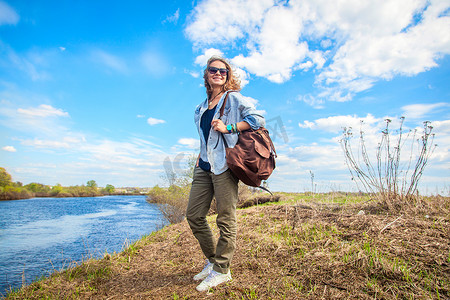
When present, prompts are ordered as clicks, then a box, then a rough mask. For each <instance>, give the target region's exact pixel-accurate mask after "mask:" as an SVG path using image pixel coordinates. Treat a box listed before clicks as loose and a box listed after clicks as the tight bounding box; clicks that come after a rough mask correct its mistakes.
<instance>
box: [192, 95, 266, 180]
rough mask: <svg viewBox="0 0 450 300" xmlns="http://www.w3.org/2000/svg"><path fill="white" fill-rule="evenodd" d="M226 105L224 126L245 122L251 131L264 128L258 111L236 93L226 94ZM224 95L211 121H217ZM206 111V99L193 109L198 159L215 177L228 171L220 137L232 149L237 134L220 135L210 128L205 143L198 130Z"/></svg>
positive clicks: (223, 144)
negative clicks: (198, 141)
mask: <svg viewBox="0 0 450 300" xmlns="http://www.w3.org/2000/svg"><path fill="white" fill-rule="evenodd" d="M228 93H229V94H230V95H229V96H228V99H227V103H226V104H225V109H224V111H223V116H222V118H221V119H222V121H223V123H224V124H225V125H228V124H234V123H238V122H241V121H245V122H247V123H248V124H249V125H250V127H251V128H252V129H255V130H256V129H258V128H260V127H263V126H265V120H264V117H263V116H262V114H261V112H260V111H257V110H256V108H255V106H254V105H253V104H252V103H251V102H250V101H249V100H248V98H246V97H244V96H242V95H241V94H240V93H238V92H228ZM225 96H226V93H225V94H223V95H222V97H221V98H220V100H219V103H218V104H217V108H216V113H215V114H214V117H213V120H215V119H219V116H220V110H221V107H222V105H223V101H224V99H225ZM207 109H208V99H206V100H205V101H203V102H202V103H201V104H200V105H199V106H197V108H196V109H195V115H194V120H195V125H196V126H197V130H198V134H199V136H200V158H201V159H202V160H203V161H205V162H206V161H207V162H209V164H210V165H211V172H213V173H214V174H216V175H219V174H222V173H223V172H225V171H226V170H227V169H228V166H227V160H226V158H225V154H226V151H225V143H224V142H223V138H222V136H223V137H224V138H225V139H226V142H227V145H228V147H230V148H233V147H234V146H235V145H236V143H237V141H238V133H229V134H223V135H222V134H221V133H220V132H218V131H215V130H214V129H212V128H211V130H210V132H209V138H208V143H206V141H205V137H204V135H203V132H202V129H201V128H200V120H201V118H202V115H203V113H204V112H205V111H206V110H207Z"/></svg>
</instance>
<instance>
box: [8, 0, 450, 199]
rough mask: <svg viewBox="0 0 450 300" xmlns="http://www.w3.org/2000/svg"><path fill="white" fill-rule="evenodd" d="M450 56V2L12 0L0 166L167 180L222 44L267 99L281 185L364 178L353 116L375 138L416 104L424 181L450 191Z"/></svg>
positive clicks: (181, 164)
mask: <svg viewBox="0 0 450 300" xmlns="http://www.w3.org/2000/svg"><path fill="white" fill-rule="evenodd" d="M449 53H450V1H442V0H441V1H421V0H391V1H382V2H381V3H380V1H375V0H374V1H357V0H342V1H326V0H323V1H317V0H304V1H300V0H296V1H270V0H260V1H250V0H248V1H243V0H240V1H238V0H230V1H218V0H206V1H158V2H154V1H151V2H150V1H18V0H17V1H3V0H0V132H1V135H0V166H2V167H5V168H6V169H7V171H8V172H9V173H10V174H11V175H12V176H13V180H15V181H21V182H23V183H24V184H27V183H30V182H39V183H44V184H49V185H55V184H57V183H60V184H62V185H81V184H85V183H86V182H87V181H88V180H91V179H93V180H96V181H97V183H98V184H99V185H100V186H104V185H106V184H112V185H114V186H116V187H120V186H139V187H146V186H154V185H156V184H160V185H161V184H162V185H164V183H165V182H164V180H163V178H162V177H163V175H164V174H165V168H167V167H168V166H169V167H171V168H172V169H173V170H174V171H175V172H177V173H180V172H181V171H182V170H183V169H184V168H185V167H186V165H185V161H186V157H188V156H189V155H191V154H194V153H198V146H199V145H198V134H197V132H196V129H195V126H194V123H193V112H194V109H195V107H196V105H198V104H199V103H200V102H201V101H203V100H204V99H205V96H206V95H205V90H204V87H203V79H202V76H201V73H202V70H203V68H204V66H205V62H206V60H207V59H208V58H209V57H210V56H211V55H213V54H221V55H223V56H225V57H227V58H228V59H230V61H231V62H232V64H233V65H234V67H235V68H236V72H238V74H239V75H240V78H241V82H242V85H243V86H244V87H243V90H242V93H243V94H244V95H245V96H248V97H251V98H253V99H255V102H256V104H257V108H258V109H260V110H262V111H264V112H265V117H266V120H267V128H268V129H269V130H270V131H271V134H272V138H273V140H274V142H275V146H276V148H277V152H278V159H277V169H276V170H275V172H274V174H273V175H272V177H271V178H270V180H269V186H270V187H271V189H273V190H278V191H280V190H282V191H293V192H303V191H308V190H311V173H313V174H314V184H315V185H316V189H317V190H319V191H335V190H348V191H357V187H356V186H355V185H354V183H352V181H351V176H350V174H349V172H348V169H347V167H346V165H345V159H344V156H343V152H342V150H341V147H340V144H339V139H340V137H341V136H342V129H343V128H344V127H352V128H354V129H355V131H357V130H359V126H360V125H359V124H360V121H361V120H363V121H364V132H365V133H366V136H365V138H366V144H367V145H368V148H369V149H375V148H376V145H377V143H378V142H379V139H380V137H381V135H380V132H381V130H382V129H383V126H384V119H386V118H390V119H392V120H393V122H392V124H391V125H392V128H393V129H395V128H396V126H398V121H399V118H400V117H401V116H405V117H406V121H405V128H406V129H415V128H419V129H420V128H421V127H422V122H423V121H431V122H432V126H433V127H434V128H433V132H434V133H435V134H436V137H435V140H434V143H435V144H438V147H437V148H436V149H435V151H434V152H433V154H432V156H431V157H430V158H429V160H428V165H427V166H426V168H425V172H424V174H423V177H422V181H421V191H422V192H423V193H437V192H438V193H444V194H448V193H449V179H450V153H449V151H450V150H449V149H450V138H449V133H450V84H449V82H450V57H449ZM354 145H355V147H356V146H357V140H356V139H355V141H354ZM406 148H407V149H406ZM409 149H410V147H409V146H407V147H405V149H404V151H403V154H404V158H403V159H404V160H407V159H408V158H409V157H410V152H409ZM370 152H372V150H370ZM416 152H417V151H413V153H416ZM164 162H166V163H164Z"/></svg>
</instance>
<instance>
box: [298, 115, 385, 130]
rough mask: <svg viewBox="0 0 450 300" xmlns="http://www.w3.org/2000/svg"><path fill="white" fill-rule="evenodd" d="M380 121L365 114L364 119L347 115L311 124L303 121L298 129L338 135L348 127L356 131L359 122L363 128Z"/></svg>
mask: <svg viewBox="0 0 450 300" xmlns="http://www.w3.org/2000/svg"><path fill="white" fill-rule="evenodd" d="M381 121H382V119H378V118H375V117H374V116H373V115H371V114H367V116H365V117H358V116H356V115H353V116H351V115H347V116H333V117H328V118H322V119H317V120H315V121H313V122H311V121H307V120H305V121H303V123H299V124H298V126H299V127H300V128H309V129H312V130H323V131H326V132H333V133H338V132H342V130H343V128H349V127H352V128H353V129H355V130H357V129H359V128H360V127H361V122H363V123H364V125H365V126H367V125H369V126H373V125H375V124H377V123H380V122H381Z"/></svg>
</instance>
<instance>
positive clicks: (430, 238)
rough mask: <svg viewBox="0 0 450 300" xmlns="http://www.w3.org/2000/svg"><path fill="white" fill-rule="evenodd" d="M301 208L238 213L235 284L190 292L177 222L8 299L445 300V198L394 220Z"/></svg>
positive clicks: (344, 209) (316, 204)
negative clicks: (125, 247) (115, 252)
mask: <svg viewBox="0 0 450 300" xmlns="http://www.w3.org/2000/svg"><path fill="white" fill-rule="evenodd" d="M316 196H317V195H316ZM287 198H288V197H286V198H285V199H287ZM300 198H301V197H300ZM300 198H299V197H297V196H292V197H291V198H289V199H288V201H287V202H286V201H285V202H283V201H281V202H279V203H277V204H274V205H264V206H258V207H250V208H247V209H242V210H239V211H238V223H239V231H238V240H237V252H236V255H235V258H234V260H233V265H232V276H233V280H232V281H231V282H230V283H227V284H224V285H222V286H219V287H217V288H215V289H214V290H211V291H210V292H209V293H198V292H197V291H196V290H195V286H196V284H198V283H196V282H194V281H193V280H192V276H194V275H195V274H196V273H197V272H198V271H199V270H200V269H201V268H202V264H203V260H204V259H203V257H202V255H201V251H200V248H199V246H198V244H197V242H196V240H195V238H194V237H193V236H192V234H191V232H190V229H189V226H188V225H187V223H186V221H184V222H181V223H179V224H175V225H171V226H168V227H166V228H164V229H162V230H160V231H158V232H156V233H154V234H152V235H150V236H148V237H145V238H143V239H142V240H140V241H138V242H136V243H135V244H133V245H131V246H130V247H129V248H128V249H127V250H126V251H124V252H122V253H120V254H118V255H114V256H110V255H106V256H105V257H104V258H103V259H101V260H90V261H87V262H85V263H84V264H82V265H80V266H77V267H75V268H71V269H69V270H66V271H63V272H61V273H57V274H54V275H53V276H52V277H51V278H48V279H44V280H41V281H39V282H37V283H33V284H31V285H30V286H28V287H25V288H23V289H21V290H20V291H18V292H15V293H12V294H10V295H9V297H8V299H43V298H44V299H46V298H50V299H72V298H75V299H397V298H399V299H449V298H450V239H449V237H450V215H449V212H450V203H449V202H450V201H449V200H450V199H449V198H442V197H441V198H434V199H428V200H427V201H423V203H422V206H421V207H419V208H417V209H410V208H408V209H406V210H405V211H401V212H397V211H396V212H395V213H394V214H389V213H388V211H386V209H385V208H384V207H383V206H380V205H377V204H373V203H370V202H363V203H360V204H348V203H347V204H344V205H343V204H342V202H341V201H338V202H335V203H331V204H326V203H323V202H320V201H319V200H320V199H319V198H318V197H315V198H314V199H306V201H302V202H299V201H298V199H300ZM293 199H296V200H295V201H294V200H293ZM314 200H316V201H314ZM208 220H209V221H210V222H211V225H212V227H213V229H214V231H215V233H217V229H216V227H215V225H214V221H215V216H210V217H209V219H208Z"/></svg>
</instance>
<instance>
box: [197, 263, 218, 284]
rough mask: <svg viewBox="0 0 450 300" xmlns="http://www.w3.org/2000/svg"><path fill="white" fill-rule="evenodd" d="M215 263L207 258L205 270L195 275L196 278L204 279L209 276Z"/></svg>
mask: <svg viewBox="0 0 450 300" xmlns="http://www.w3.org/2000/svg"><path fill="white" fill-rule="evenodd" d="M213 266H214V264H213V263H211V262H209V260H206V265H205V267H204V268H203V270H202V271H201V272H200V273H198V274H197V275H195V276H194V280H203V279H205V278H206V277H208V275H209V273H211V271H212V269H213Z"/></svg>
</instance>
